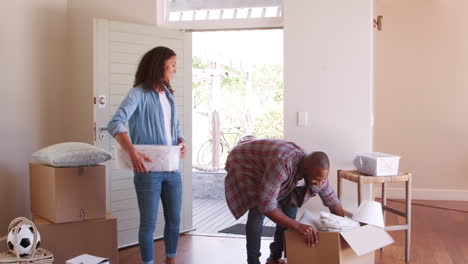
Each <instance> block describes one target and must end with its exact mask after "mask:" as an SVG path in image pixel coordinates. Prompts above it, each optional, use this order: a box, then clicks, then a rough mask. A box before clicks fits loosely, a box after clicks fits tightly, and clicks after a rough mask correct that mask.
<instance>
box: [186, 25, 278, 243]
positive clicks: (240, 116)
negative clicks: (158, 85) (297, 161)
mask: <svg viewBox="0 0 468 264" xmlns="http://www.w3.org/2000/svg"><path fill="white" fill-rule="evenodd" d="M192 45H193V50H192V66H193V67H192V86H193V109H192V122H193V126H192V127H193V129H192V133H193V134H192V151H193V152H192V153H193V155H192V158H193V160H192V163H193V174H192V175H193V179H192V184H193V190H192V192H193V227H194V229H195V231H194V233H202V234H211V235H215V234H221V235H227V233H223V232H221V233H220V232H219V231H221V230H224V229H225V228H228V227H232V226H235V225H237V224H245V222H246V215H245V216H244V217H242V218H241V219H239V220H235V219H234V217H233V216H232V215H231V213H230V211H229V209H228V208H227V205H226V201H225V198H224V197H225V196H224V178H225V176H226V172H225V171H224V163H225V160H226V157H227V155H228V154H229V152H230V150H231V149H232V148H233V147H234V146H235V145H237V144H238V143H239V141H241V140H242V139H250V138H252V137H253V136H254V137H255V138H283V30H281V29H275V30H244V31H216V32H195V33H193V34H192ZM264 225H265V226H267V227H268V226H273V223H272V222H271V221H270V220H266V221H265V223H264ZM231 234H232V233H231Z"/></svg>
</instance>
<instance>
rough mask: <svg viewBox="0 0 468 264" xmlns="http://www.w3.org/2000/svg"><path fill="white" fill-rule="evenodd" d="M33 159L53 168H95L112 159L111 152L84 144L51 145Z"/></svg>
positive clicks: (37, 152)
mask: <svg viewBox="0 0 468 264" xmlns="http://www.w3.org/2000/svg"><path fill="white" fill-rule="evenodd" d="M33 157H34V158H35V159H37V160H38V161H40V162H41V163H44V164H46V165H50V166H53V167H80V166H93V165H96V164H99V163H101V162H104V161H108V160H110V159H111V158H112V156H111V154H110V153H109V152H107V151H105V150H103V149H101V148H98V147H95V146H93V145H90V144H87V143H82V142H67V143H60V144H55V145H51V146H48V147H45V148H43V149H40V150H38V151H36V152H35V153H34V154H33Z"/></svg>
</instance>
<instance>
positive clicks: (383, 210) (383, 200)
mask: <svg viewBox="0 0 468 264" xmlns="http://www.w3.org/2000/svg"><path fill="white" fill-rule="evenodd" d="M380 198H382V205H383V206H382V215H383V219H384V226H385V212H386V210H385V207H384V206H385V205H387V193H386V192H385V182H383V183H382V196H381V197H380ZM380 252H384V248H381V249H380Z"/></svg>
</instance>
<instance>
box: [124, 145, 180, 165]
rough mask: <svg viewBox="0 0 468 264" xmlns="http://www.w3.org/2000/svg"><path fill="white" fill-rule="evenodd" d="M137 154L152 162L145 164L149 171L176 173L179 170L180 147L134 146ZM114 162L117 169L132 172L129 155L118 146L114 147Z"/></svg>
mask: <svg viewBox="0 0 468 264" xmlns="http://www.w3.org/2000/svg"><path fill="white" fill-rule="evenodd" d="M134 146H135V148H136V150H137V151H138V152H141V153H143V154H145V155H146V156H148V157H149V158H150V159H151V160H152V162H145V165H146V168H147V169H148V170H149V171H176V170H179V161H180V159H179V155H180V148H181V147H180V146H166V145H134ZM115 160H116V163H117V169H122V170H133V164H132V160H131V158H130V155H128V153H127V152H126V151H125V150H123V149H122V148H121V147H120V146H116V147H115Z"/></svg>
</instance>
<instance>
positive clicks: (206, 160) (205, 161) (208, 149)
mask: <svg viewBox="0 0 468 264" xmlns="http://www.w3.org/2000/svg"><path fill="white" fill-rule="evenodd" d="M219 144H220V151H219V157H221V155H222V153H223V151H224V147H223V144H222V143H219ZM197 163H198V166H201V167H208V166H212V165H213V141H212V140H208V141H206V142H205V143H203V145H202V146H201V147H200V150H198V154H197Z"/></svg>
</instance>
